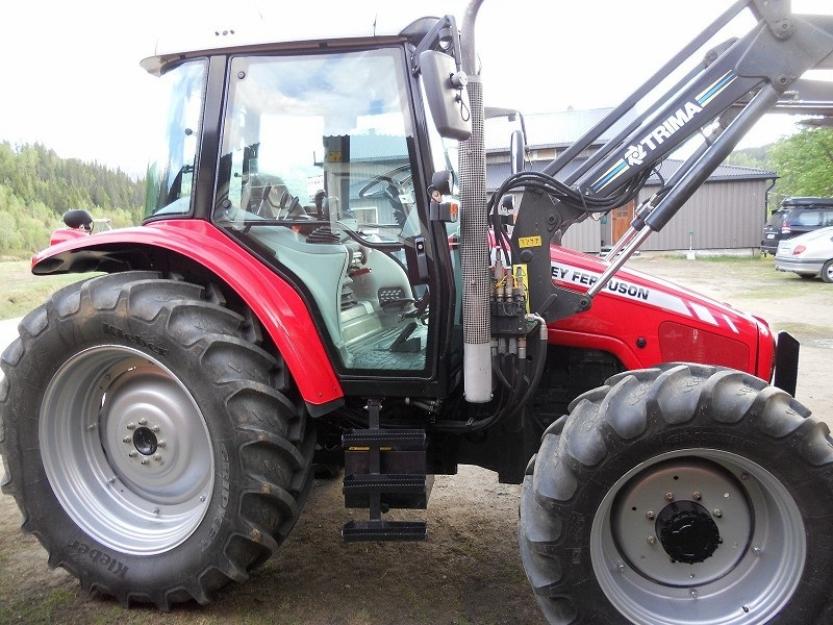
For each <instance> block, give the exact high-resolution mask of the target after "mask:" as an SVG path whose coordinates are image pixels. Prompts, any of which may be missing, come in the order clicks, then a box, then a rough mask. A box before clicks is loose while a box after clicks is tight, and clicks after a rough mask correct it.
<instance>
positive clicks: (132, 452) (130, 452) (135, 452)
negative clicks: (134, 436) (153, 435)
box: [127, 450, 139, 458]
mask: <svg viewBox="0 0 833 625" xmlns="http://www.w3.org/2000/svg"><path fill="white" fill-rule="evenodd" d="M127 455H128V456H130V457H131V458H135V457H136V456H138V455H139V452H137V451H134V450H130V451H129V452H127Z"/></svg>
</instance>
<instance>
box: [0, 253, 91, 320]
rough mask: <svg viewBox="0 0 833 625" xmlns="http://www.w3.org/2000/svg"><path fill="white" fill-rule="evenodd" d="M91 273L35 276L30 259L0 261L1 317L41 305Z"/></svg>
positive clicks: (14, 315)
mask: <svg viewBox="0 0 833 625" xmlns="http://www.w3.org/2000/svg"><path fill="white" fill-rule="evenodd" d="M89 276H90V274H79V273H74V274H67V275H61V276H34V275H32V271H31V263H30V262H29V261H28V260H9V261H2V262H0V319H11V318H14V317H20V316H22V315H25V314H26V313H27V312H29V311H30V310H32V309H33V308H35V307H36V306H39V305H40V304H42V303H43V302H44V301H45V300H46V299H47V298H48V297H49V296H50V295H52V293H54V292H55V291H57V290H58V289H60V288H61V287H64V286H66V285H68V284H72V283H73V282H77V281H78V280H83V279H84V278H88V277H89Z"/></svg>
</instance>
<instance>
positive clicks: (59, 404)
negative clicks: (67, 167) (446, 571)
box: [0, 0, 833, 625]
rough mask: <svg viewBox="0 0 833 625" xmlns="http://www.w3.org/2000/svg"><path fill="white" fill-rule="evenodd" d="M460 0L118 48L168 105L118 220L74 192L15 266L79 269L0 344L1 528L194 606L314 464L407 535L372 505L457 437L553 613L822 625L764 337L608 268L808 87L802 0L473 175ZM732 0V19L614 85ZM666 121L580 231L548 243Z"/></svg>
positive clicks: (819, 522) (786, 429)
mask: <svg viewBox="0 0 833 625" xmlns="http://www.w3.org/2000/svg"><path fill="white" fill-rule="evenodd" d="M480 4H481V0H474V1H473V2H472V3H471V4H470V5H469V7H468V9H467V11H466V14H465V18H464V20H463V21H462V23H461V26H460V27H458V25H457V23H456V22H455V20H454V18H453V17H451V16H446V17H443V18H424V19H421V20H418V21H416V22H414V23H412V24H410V25H409V26H407V27H406V28H405V29H404V30H401V31H399V30H396V31H394V32H390V33H383V32H381V31H379V30H376V29H375V28H374V29H370V28H368V31H367V33H364V34H360V35H356V36H350V37H343V38H328V39H326V40H324V39H314V40H312V39H305V40H302V41H292V42H285V43H264V42H244V43H239V42H236V40H235V37H236V36H237V35H235V34H233V32H231V31H227V32H222V31H221V32H218V33H217V36H216V37H215V40H214V41H213V42H212V43H211V44H207V45H206V46H204V47H202V48H200V49H197V50H192V51H183V50H172V51H170V52H164V53H160V54H158V55H157V56H154V57H151V58H149V59H146V60H145V61H144V62H143V65H144V66H145V67H146V68H147V70H148V71H150V72H151V73H153V74H156V75H158V76H159V80H160V81H161V82H162V83H163V85H164V88H165V90H166V91H167V96H168V99H169V106H168V109H167V110H168V117H167V119H166V139H167V143H166V145H167V147H166V149H165V150H163V151H162V153H160V154H159V156H158V159H157V160H156V161H155V162H154V163H153V164H152V165H151V167H150V169H149V174H148V194H147V212H146V219H145V222H144V224H143V225H142V226H140V227H137V228H129V229H124V230H112V231H104V232H96V233H89V232H88V230H87V229H88V228H89V225H90V220H89V219H88V217H86V216H85V215H83V214H79V213H73V214H72V215H71V216H70V218H69V219H68V222H69V223H68V225H70V226H72V227H71V228H69V229H67V230H64V231H61V232H58V233H56V242H55V244H54V245H53V246H52V247H50V248H49V249H47V250H45V251H44V252H42V253H40V254H38V255H37V256H36V257H35V258H34V260H33V271H34V273H35V274H38V275H50V274H58V273H83V272H96V273H97V274H99V275H96V276H94V277H91V278H89V279H88V280H85V281H82V282H79V283H76V284H73V285H71V286H68V287H65V288H64V289H62V290H60V291H58V292H57V293H56V294H55V295H54V296H52V297H51V298H50V299H49V301H47V302H46V303H45V304H44V305H43V306H41V307H39V308H37V309H36V310H34V311H33V312H31V313H30V314H29V315H27V316H26V318H25V319H24V320H23V321H22V322H21V324H20V337H19V338H18V339H17V340H16V341H15V342H14V343H12V344H11V346H10V347H9V348H8V349H7V350H6V351H5V353H4V354H3V356H2V370H3V373H4V377H3V378H2V380H0V417H2V420H0V451H2V454H3V459H4V463H5V465H6V467H5V468H6V477H5V479H4V481H3V490H4V492H6V493H8V494H11V495H12V496H14V498H15V499H16V501H17V503H18V505H19V507H20V510H21V512H22V514H23V518H24V522H23V529H24V530H26V531H29V532H32V533H33V534H35V535H36V536H37V537H38V539H39V540H40V541H41V543H42V544H43V545H44V547H45V548H46V550H47V551H48V552H49V563H50V565H52V566H61V567H63V568H65V569H66V570H67V571H69V572H70V573H72V574H73V575H75V576H77V577H78V578H79V579H80V581H81V584H82V586H83V587H84V588H87V589H95V590H97V591H99V592H102V593H104V594H108V595H112V596H114V597H116V598H117V599H118V600H119V601H121V602H122V603H123V604H124V605H130V604H132V603H140V602H149V603H152V604H155V605H156V606H158V607H159V608H162V609H168V608H170V607H171V605H172V604H175V603H178V602H183V601H191V600H195V601H197V602H199V603H201V604H204V603H208V602H209V601H210V600H211V599H212V597H213V595H214V594H215V592H216V591H217V590H218V589H220V588H221V587H223V586H224V585H226V584H227V583H228V582H229V581H243V580H245V579H246V578H247V577H248V574H249V572H250V571H251V570H252V569H253V568H255V567H257V566H258V565H259V564H261V563H263V562H264V561H265V560H266V559H268V558H269V557H270V556H271V555H272V554H273V553H274V552H275V550H277V549H278V547H279V545H280V543H281V542H282V541H283V540H284V539H285V538H286V536H287V535H288V534H289V532H290V531H291V529H292V527H293V525H294V524H295V522H296V521H297V519H298V517H299V515H300V513H301V510H302V508H303V506H304V501H305V499H306V497H307V494H308V493H309V490H310V487H311V485H312V483H313V475H314V471H315V467H316V466H329V467H333V466H338V467H341V466H343V467H344V496H345V503H346V505H347V506H348V507H351V508H367V509H368V510H369V515H368V520H367V521H364V522H351V523H348V524H346V525H345V526H344V528H343V529H342V535H343V537H344V539H345V540H346V541H380V540H420V539H424V538H425V537H426V524H425V523H424V522H418V521H395V522H394V521H389V520H386V518H385V516H384V515H385V513H386V512H387V511H388V510H390V509H393V508H409V509H424V508H425V507H426V506H427V502H428V497H429V494H430V489H431V484H432V479H431V476H432V475H436V474H453V473H455V471H456V469H457V466H458V464H460V463H466V464H474V465H479V466H482V467H486V468H488V469H491V470H494V471H496V472H497V473H498V474H499V477H500V480H501V481H502V482H509V483H523V495H522V499H521V502H520V551H521V557H522V560H523V564H524V567H525V570H526V573H527V575H528V577H529V581H530V583H531V585H532V587H533V589H534V591H535V594H536V597H537V600H538V602H539V603H540V605H541V608H542V609H543V611H544V613H545V615H546V618H547V619H548V620H549V622H550V623H552V624H553V625H556V624H568V623H575V624H578V623H583V624H590V623H594V624H595V623H605V624H612V623H636V624H639V625H653V624H663V625H665V624H676V625H695V624H698V625H704V624H709V625H741V624H743V625H753V624H754V625H758V624H763V623H779V624H795V625H799V624H800V625H807V624H810V623H819V624H821V623H829V622H831V619H832V618H833V616H831V615H833V602H831V599H830V597H831V594H830V588H831V585H833V533H831V531H830V522H831V519H833V442H831V439H830V437H829V432H828V429H827V427H826V426H825V425H824V424H823V423H821V422H820V421H818V420H817V419H815V418H813V417H812V416H810V413H809V411H808V410H807V409H806V408H805V407H803V406H802V405H801V404H800V403H798V402H797V401H796V400H795V399H793V397H792V396H791V394H792V393H794V390H795V379H796V371H797V355H798V346H797V343H796V342H795V341H794V340H793V339H791V337H789V336H787V335H782V336H781V337H780V340H779V341H778V344H777V347H776V345H775V341H774V339H773V337H772V335H771V333H770V331H769V329H768V327H767V325H766V323H765V322H763V321H761V320H759V319H755V318H753V317H751V316H749V315H746V314H744V313H741V312H739V311H737V310H735V309H733V308H731V307H729V306H726V305H722V304H718V303H716V302H714V301H711V300H709V299H707V298H704V297H702V296H699V295H697V294H695V293H692V292H689V291H686V290H684V289H681V288H679V287H676V286H674V285H672V284H669V283H666V282H661V281H658V280H655V279H652V278H651V277H649V276H646V275H642V274H639V273H637V272H630V271H626V270H624V269H622V265H623V264H624V263H625V261H626V260H627V259H628V258H629V257H630V256H631V254H632V253H633V252H634V250H635V249H636V248H637V247H638V246H639V245H640V244H641V243H642V242H643V241H644V240H645V238H646V237H647V236H648V234H649V233H651V232H654V231H657V230H660V229H661V228H662V227H663V226H664V225H665V224H666V223H667V222H668V220H669V219H671V218H672V217H673V215H674V214H675V213H676V211H677V210H679V208H680V207H681V206H682V205H683V203H684V202H685V200H686V199H687V198H688V197H690V195H691V193H692V192H693V191H694V190H695V189H696V188H697V187H698V186H699V185H700V184H701V183H702V182H703V181H704V180H705V179H706V178H707V177H708V176H709V174H710V173H711V172H712V171H713V170H714V169H715V168H716V167H717V166H718V164H719V163H720V162H721V161H722V160H723V159H724V158H725V156H726V155H727V154H728V153H729V152H730V151H731V150H732V148H733V147H734V146H735V145H736V144H737V142H738V141H739V139H740V138H741V137H742V136H743V134H744V133H745V132H746V131H747V130H748V129H749V127H750V126H751V125H752V123H754V121H755V120H757V119H758V118H759V117H760V116H761V115H763V114H764V113H765V112H766V111H768V110H770V109H772V108H776V109H786V110H800V111H811V112H821V113H824V112H828V111H829V110H830V101H831V100H833V97H831V94H830V92H829V89H828V90H825V89H826V88H827V86H824V85H821V86H820V85H819V84H818V83H813V82H810V81H805V80H802V79H801V78H800V77H801V76H802V74H803V73H804V72H805V71H806V70H808V69H810V68H813V67H833V19H831V18H822V17H806V16H805V17H797V16H794V15H792V14H791V13H790V11H789V7H788V6H786V3H784V2H775V1H769V2H766V1H764V0H741V1H740V2H737V3H735V4H734V5H732V7H731V8H730V9H729V10H727V12H726V13H725V14H724V15H722V16H721V17H719V18H718V19H717V20H716V22H715V23H714V24H712V25H711V26H709V27H708V28H707V29H706V30H705V31H704V32H703V33H702V34H701V35H700V36H698V37H697V38H696V39H695V40H694V41H692V42H691V43H690V44H689V45H688V46H686V47H685V49H683V50H682V51H681V52H680V54H679V55H678V56H677V57H675V58H674V59H672V60H671V61H669V62H668V63H667V64H666V65H665V66H664V67H663V68H661V69H660V70H659V71H658V72H657V73H656V74H655V75H654V76H652V77H651V78H650V79H649V80H648V81H647V82H646V83H645V85H643V86H642V87H640V88H639V89H638V90H637V91H636V92H635V93H634V94H633V95H632V96H631V97H629V98H628V99H627V100H626V101H625V102H623V103H622V105H620V106H619V107H617V108H616V109H615V110H614V111H613V112H612V113H611V114H610V115H609V116H608V117H607V118H606V119H604V120H603V121H602V122H600V123H599V124H598V125H597V126H596V127H595V128H593V129H592V130H590V131H589V132H588V133H587V134H586V135H585V136H584V137H583V138H582V139H580V140H579V141H578V142H577V143H576V144H575V145H574V146H572V147H571V148H569V149H567V150H566V151H564V152H563V153H562V154H560V155H559V156H558V158H556V160H555V161H553V162H552V163H551V164H550V165H549V166H548V167H547V168H546V169H545V170H544V171H542V172H531V171H525V170H524V167H523V164H524V158H523V154H524V137H523V135H522V134H521V135H515V136H514V139H513V146H514V147H513V157H514V160H513V162H514V166H513V172H512V175H511V176H510V177H509V178H507V180H506V181H505V182H504V183H503V184H502V185H501V187H500V188H499V189H498V190H497V192H496V193H495V194H493V195H492V196H491V197H487V194H486V189H485V186H486V185H485V180H486V178H485V152H484V148H483V122H484V117H485V109H484V106H483V86H482V84H481V82H480V79H479V76H478V75H477V72H476V62H475V58H476V56H475V48H474V24H475V18H476V15H477V12H478V9H479V7H480ZM745 9H749V10H751V11H752V13H753V14H754V15H755V17H756V18H757V20H758V21H757V25H756V26H755V27H754V28H753V29H752V30H751V31H750V32H749V33H748V34H747V35H745V36H743V37H740V38H736V39H731V40H729V41H725V42H722V43H719V44H718V45H716V46H714V47H711V48H710V49H708V50H706V52H705V56H704V57H703V60H702V62H699V63H697V64H695V65H693V66H690V69H689V70H688V71H687V73H685V75H684V76H682V77H681V78H680V80H679V81H678V82H677V83H676V84H675V85H674V86H672V87H671V88H670V89H669V90H668V91H667V93H666V94H665V95H664V96H662V97H660V98H659V99H658V100H656V102H655V103H654V104H653V105H652V106H651V107H649V108H647V109H645V108H644V107H643V108H640V109H639V110H643V111H644V112H643V113H641V114H633V111H634V110H637V109H635V107H636V106H637V104H639V103H640V101H642V100H643V99H644V98H645V97H646V96H647V95H648V94H649V93H650V92H652V91H653V90H654V89H655V88H656V87H657V86H658V85H660V83H662V82H663V81H664V79H665V78H666V77H667V76H668V74H669V73H670V72H672V70H675V69H677V68H678V67H680V66H681V65H682V66H685V64H684V62H685V61H686V59H688V58H689V57H691V56H692V55H694V54H695V53H698V51H701V50H702V49H704V48H705V46H706V45H707V43H708V42H709V41H710V40H711V38H712V37H713V36H714V35H715V34H716V33H717V32H718V31H719V30H720V29H721V27H723V26H724V25H725V24H727V23H728V22H729V21H730V20H731V19H732V18H733V17H734V16H735V15H737V14H738V13H739V12H740V11H742V10H745ZM666 84H667V83H666ZM828 86H829V85H828ZM628 114H630V115H629V116H628V117H627V118H625V117H624V116H626V115H628ZM623 119H626V120H627V121H623ZM619 122H621V123H619ZM617 123H618V125H617ZM611 128H613V129H614V130H615V133H614V136H613V137H612V138H611V139H610V140H609V141H608V142H607V143H606V144H605V145H604V146H603V147H602V148H601V149H600V150H598V151H596V152H594V153H593V154H592V155H591V156H589V157H587V156H586V154H587V152H586V148H587V147H588V146H590V145H591V144H593V143H594V142H595V141H596V140H597V139H598V137H600V136H601V135H602V133H605V132H606V131H608V130H609V129H611ZM701 131H703V132H706V133H707V134H708V135H709V139H708V141H706V142H704V143H703V144H702V146H701V147H700V148H698V149H697V150H696V151H695V152H694V153H692V154H691V155H690V157H689V158H688V159H687V160H686V161H685V162H684V164H683V165H682V166H681V167H680V168H679V169H678V170H677V171H676V172H675V173H674V174H673V176H671V177H670V178H669V179H668V180H666V181H665V184H664V186H663V187H662V189H661V190H660V191H659V192H658V193H656V194H655V195H654V196H653V197H651V198H650V199H648V200H647V201H645V202H644V203H643V204H642V205H641V206H640V207H639V208H638V210H637V212H636V217H635V219H634V222H633V224H632V226H631V229H630V230H629V231H628V233H627V234H626V235H625V237H624V238H623V239H622V240H621V241H619V242H618V243H617V245H616V246H615V247H614V249H613V250H612V251H611V253H610V254H609V255H608V256H607V257H606V258H605V259H597V258H594V257H590V256H588V255H584V254H579V253H576V252H572V251H569V250H567V249H564V248H562V247H561V246H560V245H559V242H560V238H561V236H562V234H563V233H564V231H565V230H566V229H567V228H569V227H570V226H571V225H572V224H575V223H577V222H579V221H581V220H583V219H585V218H587V217H588V216H591V215H593V214H596V215H598V214H604V213H606V212H609V211H610V210H612V209H614V208H616V207H618V206H622V205H624V204H626V203H627V202H629V201H631V200H632V199H633V198H634V197H635V196H636V194H637V192H638V190H639V188H640V187H641V186H642V185H643V184H644V183H645V182H646V180H647V178H648V176H649V175H650V173H651V172H652V171H653V170H654V169H655V168H656V167H657V164H658V163H659V162H660V161H662V160H663V159H664V158H666V157H667V156H668V155H669V154H670V153H671V152H672V151H674V150H676V149H677V148H678V147H679V146H680V145H681V144H682V143H683V142H684V141H686V140H687V139H689V138H690V137H691V136H692V135H694V134H696V133H700V132H701ZM455 161H456V165H455ZM458 199H459V202H460V204H459V217H460V219H459V221H458V219H457V217H458V203H457V202H458ZM513 202H514V204H513ZM773 370H774V376H775V378H774V382H775V385H774V386H770V381H771V380H773Z"/></svg>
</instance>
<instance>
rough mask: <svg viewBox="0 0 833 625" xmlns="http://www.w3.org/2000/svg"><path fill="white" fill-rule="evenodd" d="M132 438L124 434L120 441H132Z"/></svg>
mask: <svg viewBox="0 0 833 625" xmlns="http://www.w3.org/2000/svg"><path fill="white" fill-rule="evenodd" d="M132 440H133V439H132V438H130V437H129V436H125V437H124V438H123V439H121V442H122V443H130V441H132Z"/></svg>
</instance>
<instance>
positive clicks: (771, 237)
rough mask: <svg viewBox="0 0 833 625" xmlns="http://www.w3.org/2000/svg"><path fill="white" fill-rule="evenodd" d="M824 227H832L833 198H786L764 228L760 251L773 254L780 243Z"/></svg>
mask: <svg viewBox="0 0 833 625" xmlns="http://www.w3.org/2000/svg"><path fill="white" fill-rule="evenodd" d="M826 226H833V198H829V197H790V198H787V199H785V200H784V201H783V202H781V206H780V207H779V208H778V210H776V211H775V212H774V213H772V216H771V217H770V218H769V221H768V222H767V224H766V225H765V226H764V235H763V238H762V240H761V251H762V252H763V253H764V254H775V253H776V251H777V250H778V244H779V243H780V242H781V241H783V240H785V239H791V238H793V237H796V236H799V235H802V234H805V233H807V232H812V231H813V230H818V229H819V228H824V227H826Z"/></svg>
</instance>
